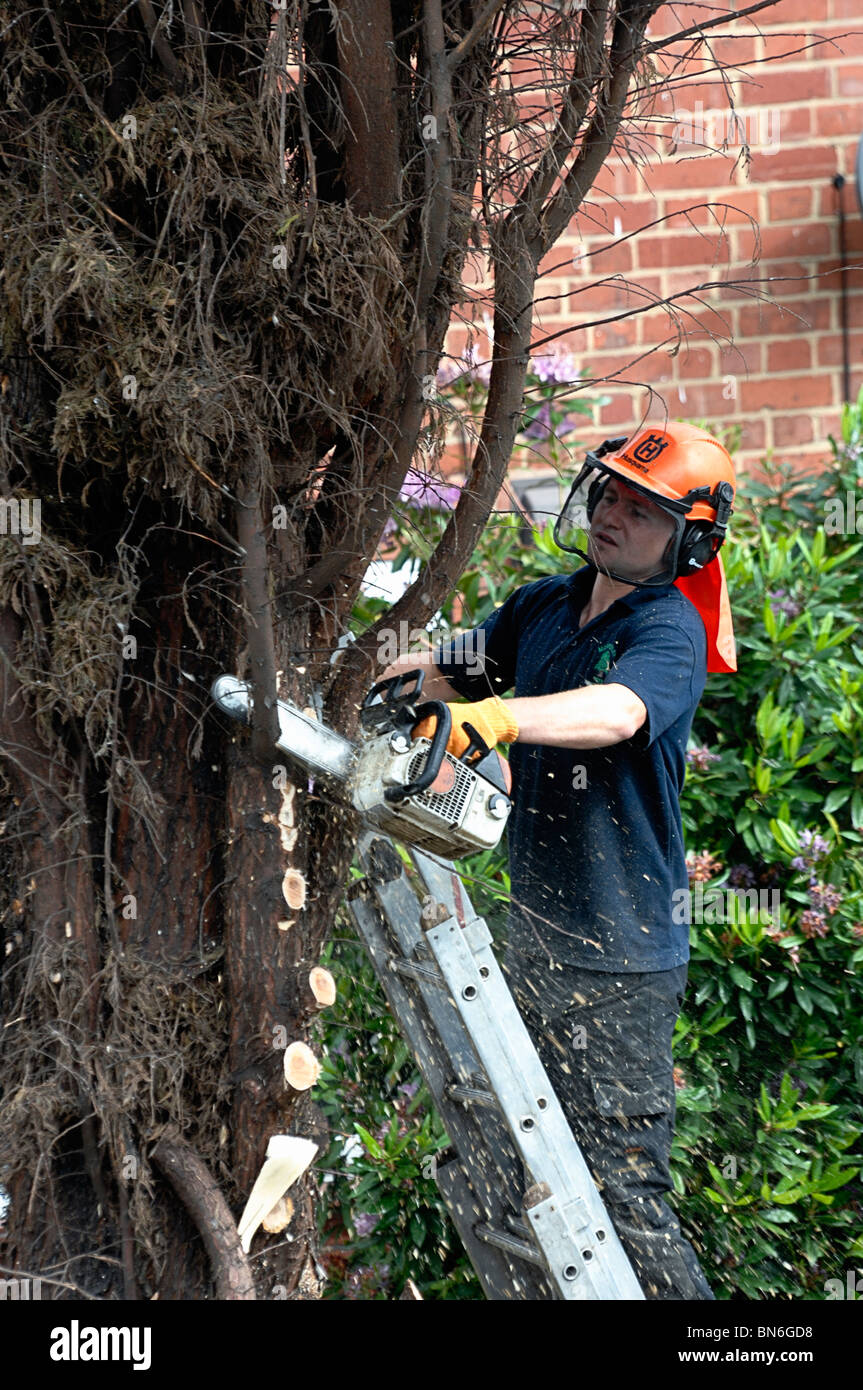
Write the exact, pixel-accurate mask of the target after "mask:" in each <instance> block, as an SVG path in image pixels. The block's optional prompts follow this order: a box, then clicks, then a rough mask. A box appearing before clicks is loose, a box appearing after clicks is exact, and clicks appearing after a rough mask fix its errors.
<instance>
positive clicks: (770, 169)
mask: <svg viewBox="0 0 863 1390" xmlns="http://www.w3.org/2000/svg"><path fill="white" fill-rule="evenodd" d="M835 172H836V154H835V151H834V149H833V146H832V145H830V144H826V143H825V144H823V145H802V146H799V147H798V148H795V149H788V148H786V147H785V146H784V145H782V146H780V148H779V149H763V150H753V152H752V166H751V177H752V181H753V183H774V182H775V183H780V182H781V183H800V181H801V179H816V178H832V176H833V174H834V173H835Z"/></svg>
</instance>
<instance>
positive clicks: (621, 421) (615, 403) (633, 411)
mask: <svg viewBox="0 0 863 1390" xmlns="http://www.w3.org/2000/svg"><path fill="white" fill-rule="evenodd" d="M630 389H631V388H630ZM633 394H634V393H633ZM640 414H641V412H640V411H639V410H638V409H637V407H636V404H635V401H634V399H633V395H631V394H630V391H621V392H620V393H619V394H616V395H615V396H614V397H613V399H612V400H611V402H610V403H609V404H608V405H603V406H600V409H599V423H600V424H601V425H603V426H605V425H634V424H635V422H636V420H637V419H638V418H639V416H640Z"/></svg>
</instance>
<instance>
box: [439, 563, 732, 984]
mask: <svg viewBox="0 0 863 1390" xmlns="http://www.w3.org/2000/svg"><path fill="white" fill-rule="evenodd" d="M595 576H596V571H595V569H594V568H593V566H591V565H585V566H583V567H582V568H581V569H579V570H577V571H576V572H575V573H574V574H568V575H552V576H549V577H548V578H545V579H538V580H536V581H535V582H534V583H531V584H525V585H523V586H522V587H521V588H520V589H517V590H516V591H515V592H514V593H513V594H511V595H510V596H509V598H508V599H507V600H506V602H505V603H504V604H502V605H501V607H500V608H498V609H496V611H495V612H494V613H493V614H492V615H491V616H490V617H489V618H487V619H486V621H485V622H484V623H482V624H481V625H480V627H479V628H477V629H475V632H476V633H479V632H482V633H483V639H482V640H483V642H484V649H483V647H482V646H480V645H479V639H477V638H474V639H473V641H471V640H470V639H468V638H466V637H465V636H464V635H463V636H462V637H461V638H459V639H456V640H455V642H452V643H447V644H444V645H442V646H439V647H438V648H437V649H436V651H435V662H436V664H437V666H438V667H439V669H440V671H441V674H442V675H443V676H445V677H446V679H447V680H448V681H449V683H450V685H452V687H453V689H454V690H456V691H457V692H458V694H459V695H461V696H463V697H464V698H465V699H467V700H484V699H486V698H487V697H488V696H489V695H503V694H504V693H506V692H507V691H512V692H513V694H514V695H515V696H516V697H520V696H532V695H551V694H557V693H559V692H561V691H564V690H575V689H578V688H580V687H581V686H585V685H592V684H596V683H600V684H612V683H614V684H619V685H625V686H626V687H627V688H628V689H629V690H632V691H634V692H635V694H636V695H638V696H639V698H640V699H641V700H643V701H644V704H645V706H646V708H647V723H646V725H645V726H644V727H643V728H641V729H639V731H638V733H637V734H636V735H635V736H634V737H633V738H631V739H627V740H625V741H624V742H622V743H617V744H614V745H612V746H611V747H609V748H583V749H577V748H550V747H546V746H544V745H541V744H532V743H521V742H516V743H513V744H511V745H510V748H509V763H510V768H511V770H512V778H513V809H512V813H511V815H510V819H509V824H508V827H507V837H508V849H509V865H510V879H511V888H512V903H511V908H510V924H509V929H510V943H511V945H512V947H513V948H514V949H515V950H516V951H518V952H519V953H520V954H523V955H526V956H530V957H534V958H538V959H544V960H546V961H548V960H549V959H552V960H555V961H558V962H560V963H561V964H569V965H578V966H581V967H585V968H588V969H592V970H613V971H616V972H617V971H619V972H627V973H631V972H635V971H654V970H670V969H672V968H673V967H674V966H677V965H682V964H683V963H684V962H685V961H687V960H688V959H689V929H688V925H687V924H686V923H685V922H683V923H680V922H675V920H674V917H675V916H677V917H679V916H680V915H681V914H680V913H679V912H677V913H674V912H673V907H674V903H675V899H673V897H672V894H673V893H674V892H675V890H680V889H687V888H688V887H689V882H688V878H687V874H686V861H685V850H684V844H683V828H682V825H681V819H680V803H679V797H680V791H681V788H682V787H683V780H684V776H685V771H686V743H687V739H688V737H689V731H690V727H691V725H692V719H693V715H694V713H695V710H696V707H697V705H698V702H699V700H700V699H701V695H702V692H703V690H704V685H705V682H706V679H707V639H706V635H705V631H704V624H703V622H702V620H701V616H700V614H699V613H698V610H697V609H696V608H695V606H694V605H693V604H692V603H690V601H689V599H687V598H684V596H683V594H681V592H680V590H679V589H676V588H675V587H674V586H673V585H668V586H667V587H665V588H661V589H633V590H632V592H631V593H629V594H627V595H625V596H624V597H623V598H619V599H617V600H616V601H615V602H614V603H613V604H612V605H611V607H610V608H608V609H606V611H605V612H604V613H601V614H600V615H599V616H598V617H596V618H594V619H592V620H591V621H590V622H589V623H586V624H585V626H584V627H583V628H579V626H578V621H579V616H580V614H581V611H582V609H583V607H584V605H585V603H586V602H587V600H588V598H589V597H590V593H591V590H592V587H593V581H594V578H595ZM466 653H467V654H469V655H468V657H467V660H466ZM474 656H476V658H477V659H478V658H479V657H481V656H482V657H483V663H482V666H481V667H480V666H479V662H478V660H477V663H476V668H474V666H472V664H471V662H472V659H473V657H474ZM478 672H479V673H478ZM676 901H679V899H677V900H676Z"/></svg>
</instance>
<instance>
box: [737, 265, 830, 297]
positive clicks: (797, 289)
mask: <svg viewBox="0 0 863 1390" xmlns="http://www.w3.org/2000/svg"><path fill="white" fill-rule="evenodd" d="M816 264H817V263H812V264H809V265H803V264H801V263H800V262H799V261H770V262H769V263H768V264H767V265H764V264H762V263H761V262H758V263H757V264H756V265H754V266H753V267H752V278H753V279H757V280H758V281H759V284H760V288H761V289H762V290H763V291H765V293H767V294H769V295H770V296H771V298H772V299H799V298H800V296H801V295H804V294H814V293H815V292H816V291H817V288H818V284H819V281H818V278H817V276H816V274H815V269H816Z"/></svg>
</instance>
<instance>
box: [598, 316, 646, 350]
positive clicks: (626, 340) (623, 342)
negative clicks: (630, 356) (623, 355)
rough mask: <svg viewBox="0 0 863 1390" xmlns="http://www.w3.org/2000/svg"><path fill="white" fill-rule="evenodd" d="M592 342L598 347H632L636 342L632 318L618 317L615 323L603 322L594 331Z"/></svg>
mask: <svg viewBox="0 0 863 1390" xmlns="http://www.w3.org/2000/svg"><path fill="white" fill-rule="evenodd" d="M594 342H595V343H596V346H597V347H598V348H600V349H607V348H620V347H632V346H633V345H634V344H635V342H636V324H635V320H634V319H631V318H630V319H620V320H619V321H618V322H617V323H609V324H604V325H603V327H602V328H597V329H596V330H595V333H594Z"/></svg>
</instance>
